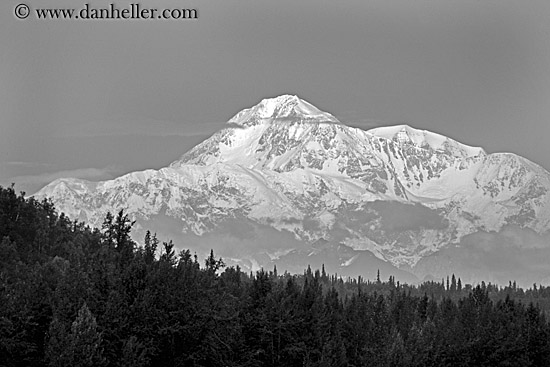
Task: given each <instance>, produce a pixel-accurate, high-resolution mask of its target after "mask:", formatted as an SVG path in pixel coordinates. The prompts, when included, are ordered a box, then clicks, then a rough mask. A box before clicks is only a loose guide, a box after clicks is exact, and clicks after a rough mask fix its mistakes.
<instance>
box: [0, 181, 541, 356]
mask: <svg viewBox="0 0 550 367" xmlns="http://www.w3.org/2000/svg"><path fill="white" fill-rule="evenodd" d="M133 224H134V223H133V222H132V221H131V219H130V218H129V217H128V215H126V214H125V213H124V212H123V211H120V212H118V213H113V214H107V215H106V217H105V219H104V222H103V225H102V228H100V229H99V228H97V229H93V228H90V227H88V226H86V225H85V224H84V223H79V222H76V221H72V220H70V219H69V218H68V217H67V216H65V215H64V214H62V213H61V214H60V213H58V212H57V211H56V209H55V207H54V205H53V204H52V203H51V202H50V201H48V200H44V201H40V202H39V201H37V200H35V199H33V198H26V197H25V196H24V194H23V193H19V194H17V193H16V192H15V190H14V187H13V185H12V186H11V187H0V366H7V367H11V366H75V367H78V366H82V367H84V366H90V367H91V366H113V367H114V366H116V367H118V366H120V367H122V366H136V367H139V366H243V367H244V366H250V367H252V366H375V367H376V366H550V323H549V312H550V287H544V286H542V285H536V284H534V285H533V286H532V287H531V288H529V289H522V288H520V287H518V286H516V284H515V283H514V282H513V280H511V282H510V283H509V284H508V285H506V286H503V285H493V284H485V283H484V282H482V283H480V284H476V285H470V284H462V281H461V280H460V279H459V278H456V277H455V276H454V275H452V274H450V277H449V278H446V279H442V280H441V281H440V282H433V281H431V282H424V283H422V284H419V285H407V284H400V283H399V282H396V281H395V279H394V278H393V277H390V278H389V279H380V278H379V277H378V279H368V280H367V279H362V278H357V279H351V278H345V279H343V278H341V277H339V276H337V275H336V274H327V272H325V269H324V268H322V269H311V268H309V267H307V264H306V265H305V269H304V272H303V274H298V275H295V274H289V273H286V272H285V273H281V272H278V271H277V269H276V268H274V269H268V270H261V271H258V272H255V273H249V272H243V271H241V269H240V268H239V267H228V266H225V264H224V261H223V259H221V258H216V256H215V254H214V253H213V252H211V253H210V256H208V257H207V258H206V259H203V260H199V259H198V257H197V256H196V255H195V254H193V253H191V252H190V251H189V250H181V251H177V250H176V245H175V244H174V243H172V242H162V243H161V242H160V241H159V240H158V239H157V237H156V235H155V234H152V233H150V232H147V235H146V236H145V238H144V239H143V244H142V245H138V244H137V243H136V242H134V241H133V240H132V239H131V231H132V226H133ZM177 245H178V247H185V244H177Z"/></svg>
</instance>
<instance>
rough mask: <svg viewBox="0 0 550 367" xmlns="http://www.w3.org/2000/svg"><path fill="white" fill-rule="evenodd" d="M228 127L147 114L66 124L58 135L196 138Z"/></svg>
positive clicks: (210, 122) (218, 123)
mask: <svg viewBox="0 0 550 367" xmlns="http://www.w3.org/2000/svg"><path fill="white" fill-rule="evenodd" d="M223 127H225V123H224V122H220V121H208V122H193V123H189V122H185V123H184V122H181V121H164V120H155V119H150V118H144V117H129V116H122V117H115V118H108V119H105V120H97V121H87V122H85V123H78V124H76V123H74V122H73V123H70V124H69V123H67V124H65V125H64V126H63V129H61V130H60V131H59V132H58V134H57V136H58V137H63V138H72V137H86V138H89V137H103V136H130V135H132V136H135V135H138V136H159V137H168V136H181V137H195V136H204V135H211V134H213V133H214V132H216V131H218V130H221V129H222V128H223Z"/></svg>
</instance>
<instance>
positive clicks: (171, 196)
mask: <svg viewBox="0 0 550 367" xmlns="http://www.w3.org/2000/svg"><path fill="white" fill-rule="evenodd" d="M549 189H550V174H549V173H548V172H547V171H545V170H544V169H543V168H541V167H540V166H538V165H536V164H534V163H532V162H530V161H528V160H526V159H524V158H521V157H519V156H517V155H514V154H509V153H494V154H487V153H486V152H485V151H484V150H483V149H482V148H477V147H470V146H467V145H464V144H461V143H459V142H456V141H454V140H452V139H450V138H447V137H444V136H442V135H439V134H436V133H431V132H427V131H421V130H417V129H414V128H412V127H409V126H407V125H399V126H391V127H381V128H376V129H371V130H368V131H364V130H361V129H358V128H352V127H348V126H346V125H344V124H342V123H340V122H339V121H338V120H337V119H336V118H335V117H334V116H332V115H331V114H329V113H326V112H323V111H320V110H319V109H317V108H316V107H314V106H313V105H311V104H310V103H308V102H306V101H304V100H302V99H300V98H298V97H296V96H290V95H284V96H280V97H276V98H272V99H264V100H262V101H261V102H260V103H259V104H257V105H256V106H254V107H251V108H248V109H245V110H243V111H241V112H239V113H237V114H236V115H235V116H234V117H233V118H231V119H230V120H229V121H228V124H227V127H225V128H224V129H222V130H221V131H219V132H217V133H216V134H214V135H213V136H212V137H210V138H209V139H206V140H205V141H203V142H202V143H200V144H198V145H197V146H196V147H194V148H193V149H191V150H190V151H188V152H186V153H185V154H183V155H182V156H181V157H180V158H179V159H178V160H176V161H174V162H173V163H172V164H171V165H170V166H169V167H166V168H162V169H160V170H146V171H142V172H133V173H129V174H127V175H124V176H121V177H118V178H116V179H114V180H110V181H104V182H98V183H92V182H88V181H84V180H77V179H60V180H56V181H54V182H52V183H51V184H49V185H47V186H46V187H44V188H43V189H42V190H41V191H39V192H38V193H37V194H36V195H35V196H36V197H38V198H42V197H51V198H52V199H53V201H54V202H55V203H56V205H57V207H58V208H59V210H60V211H64V212H65V213H66V214H67V215H69V216H71V217H73V218H75V219H78V220H82V221H86V222H87V223H90V224H92V225H95V226H99V225H100V224H101V222H102V220H103V218H104V215H105V213H106V212H107V211H117V210H119V209H125V210H126V211H127V212H128V213H129V214H130V215H132V216H133V217H135V218H136V219H138V220H139V223H141V224H140V225H143V226H145V227H146V226H147V223H148V221H152V220H155V218H160V216H165V217H170V218H173V219H174V220H176V221H177V223H178V225H179V226H180V230H181V232H182V233H194V234H197V235H203V234H205V233H212V232H215V231H216V229H217V228H220V225H221V224H222V223H227V222H228V221H234V220H245V219H246V221H251V222H253V223H257V224H258V225H266V226H269V227H270V228H275V229H276V230H277V231H283V232H285V233H286V232H288V233H290V234H292V236H294V238H296V239H298V240H300V241H301V242H302V243H304V246H309V245H308V244H311V243H314V242H315V241H317V240H319V239H326V240H330V241H333V242H334V241H337V242H340V243H342V244H345V245H346V246H349V247H350V248H353V249H354V251H370V252H371V253H373V254H374V255H375V256H376V257H377V258H379V259H381V260H384V261H389V262H391V263H392V264H393V265H395V266H401V267H405V268H409V269H410V268H414V266H415V264H416V263H417V262H418V261H419V260H420V259H422V258H424V257H426V256H428V255H430V254H432V253H434V252H437V251H438V250H440V249H442V248H445V247H447V246H449V245H450V244H453V243H458V242H459V241H460V239H461V238H463V237H464V236H466V235H468V234H471V233H474V232H476V231H479V230H485V231H498V230H499V229H500V228H502V227H503V226H506V225H517V226H519V227H521V228H529V229H532V230H534V231H536V232H537V233H541V234H542V233H546V232H548V231H549V229H550V195H549V194H548V190H549ZM403 213H407V215H406V216H404V215H403ZM265 250H266V251H268V252H270V253H276V252H277V251H279V250H280V249H277V248H271V249H265ZM285 251H286V250H285ZM348 260H349V259H348ZM254 261H257V260H254ZM346 261H347V260H346ZM343 263H345V261H343ZM350 264H351V263H350Z"/></svg>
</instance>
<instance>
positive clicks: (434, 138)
mask: <svg viewBox="0 0 550 367" xmlns="http://www.w3.org/2000/svg"><path fill="white" fill-rule="evenodd" d="M367 133H369V134H372V135H374V136H377V137H380V138H385V139H389V140H393V141H395V142H397V143H398V144H400V145H403V144H409V145H413V146H416V147H418V148H431V149H434V150H437V151H442V152H448V153H450V154H452V155H455V156H462V157H473V156H479V155H484V154H485V151H484V150H483V148H479V147H472V146H469V145H466V144H462V143H459V142H457V141H455V140H453V139H450V138H448V137H446V136H443V135H440V134H437V133H434V132H431V131H426V130H420V129H415V128H413V127H411V126H409V125H395V126H385V127H377V128H374V129H370V130H368V131H367Z"/></svg>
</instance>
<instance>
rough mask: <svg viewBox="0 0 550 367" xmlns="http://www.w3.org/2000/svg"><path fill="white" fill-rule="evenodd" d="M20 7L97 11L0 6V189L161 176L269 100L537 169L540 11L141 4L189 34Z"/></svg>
mask: <svg viewBox="0 0 550 367" xmlns="http://www.w3.org/2000/svg"><path fill="white" fill-rule="evenodd" d="M20 2H25V3H26V4H28V5H29V6H30V7H31V8H35V7H62V6H67V7H74V8H80V7H82V6H84V4H85V3H86V2H90V3H92V4H93V6H94V7H99V6H105V5H106V4H108V3H109V2H106V1H91V0H87V1H85V0H40V1H38V0H33V1H31V0H21V1H13V0H3V1H2V2H1V3H0V50H1V51H0V184H2V185H6V184H9V183H10V182H16V184H17V188H18V189H19V190H25V191H27V193H32V192H34V191H36V190H37V189H39V188H40V187H41V186H43V185H44V184H46V183H47V182H49V181H51V180H53V179H55V178H57V177H61V176H64V177H66V176H71V177H81V178H86V179H90V180H103V179H108V178H112V177H116V176H118V175H120V174H123V173H126V172H129V171H134V170H142V169H146V168H160V167H163V166H166V165H168V164H169V163H170V162H171V161H173V160H175V159H176V158H178V157H179V156H180V155H181V154H182V153H184V152H185V151H186V150H188V149H189V148H190V147H192V146H193V145H195V144H197V143H198V142H200V141H201V140H203V139H205V138H206V137H207V136H209V135H211V134H212V133H213V132H215V131H217V130H219V129H220V128H222V127H223V125H224V123H225V121H227V120H228V119H229V118H230V117H232V115H233V114H235V113H236V112H238V111H239V110H241V109H243V108H245V107H250V106H252V105H253V104H255V103H257V102H258V101H259V100H260V99H262V98H266V97H274V96H277V95H279V94H283V93H289V94H297V95H299V96H300V97H302V98H304V99H305V100H307V101H309V102H311V103H313V104H314V105H315V106H317V107H318V108H320V109H322V110H325V111H328V112H331V113H332V114H334V115H335V116H336V117H338V118H339V119H340V120H342V121H343V122H346V123H348V124H351V125H354V126H360V127H363V128H365V129H368V128H371V127H374V126H379V125H391V124H397V123H408V124H410V125H411V126H413V127H416V128H421V129H427V130H431V131H435V132H438V133H441V134H444V135H447V136H449V137H451V138H454V139H455V140H458V141H460V142H463V143H466V144H470V145H476V146H483V147H484V148H485V149H486V150H487V151H489V152H495V151H511V152H514V153H517V154H520V155H522V156H525V157H526V158H529V159H531V160H532V161H534V162H536V163H539V164H541V165H542V166H544V167H545V168H546V169H550V147H549V144H548V141H547V139H548V136H550V123H549V117H550V1H547V0H542V1H538V0H529V1H525V0H521V1H520V0H514V1H509V0H474V1H470V0H460V1H459V0H437V1H435V0H380V1H373V0H357V1H356V0H345V1H326V0H300V1H295V0H293V1H288V0H277V1H260V0H217V1H214V0H179V1H162V0H154V1H153V0H147V1H146V0H142V1H140V4H141V5H142V7H156V8H163V7H187V8H190V7H193V8H197V9H198V10H199V19H197V20H192V21H191V20H185V21H182V20H164V21H160V20H154V21H144V20H141V21H136V20H133V21H122V20H117V21H113V20H111V21H106V20H104V21H76V20H72V21H62V20H57V21H43V20H42V21H39V20H37V19H32V18H33V17H32V16H31V17H29V18H28V19H26V20H17V19H16V18H15V17H14V15H13V11H14V7H15V5H17V4H19V3H20ZM134 2H138V1H137V0H136V1H134ZM129 3H130V2H129V1H116V4H117V6H118V7H119V8H122V7H124V6H126V5H127V4H129Z"/></svg>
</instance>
